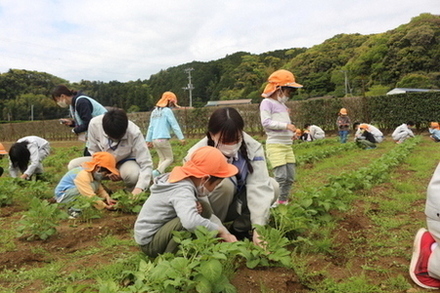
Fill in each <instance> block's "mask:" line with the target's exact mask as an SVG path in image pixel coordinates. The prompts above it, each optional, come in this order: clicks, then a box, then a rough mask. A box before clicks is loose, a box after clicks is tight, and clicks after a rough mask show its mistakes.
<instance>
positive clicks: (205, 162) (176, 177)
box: [168, 146, 238, 183]
mask: <svg viewBox="0 0 440 293" xmlns="http://www.w3.org/2000/svg"><path fill="white" fill-rule="evenodd" d="M237 173H238V169H237V167H235V166H234V165H232V164H228V162H227V161H226V158H225V156H224V155H223V154H222V153H221V152H220V151H219V150H218V149H216V148H214V147H211V146H204V147H201V148H199V149H197V150H196V151H194V153H193V154H192V156H191V159H190V160H189V161H187V162H186V163H185V164H184V165H183V166H182V167H174V169H173V171H171V173H170V177H169V178H168V181H169V182H171V183H173V182H177V181H180V180H182V179H185V178H187V177H189V176H194V177H196V178H202V177H204V176H206V175H211V176H215V177H219V178H227V177H231V176H233V175H235V174H237Z"/></svg>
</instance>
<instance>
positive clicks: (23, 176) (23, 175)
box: [20, 174, 29, 179]
mask: <svg viewBox="0 0 440 293" xmlns="http://www.w3.org/2000/svg"><path fill="white" fill-rule="evenodd" d="M20 178H21V179H28V178H29V176H28V174H22V175H20Z"/></svg>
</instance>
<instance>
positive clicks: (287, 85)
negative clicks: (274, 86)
mask: <svg viewBox="0 0 440 293" xmlns="http://www.w3.org/2000/svg"><path fill="white" fill-rule="evenodd" d="M281 87H291V88H294V89H299V88H302V87H303V85H302V84H299V83H296V82H291V83H289V84H285V85H282V86H281Z"/></svg>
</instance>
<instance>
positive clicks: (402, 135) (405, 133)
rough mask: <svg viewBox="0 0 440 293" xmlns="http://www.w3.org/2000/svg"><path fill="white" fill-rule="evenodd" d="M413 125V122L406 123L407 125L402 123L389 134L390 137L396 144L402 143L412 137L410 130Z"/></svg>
mask: <svg viewBox="0 0 440 293" xmlns="http://www.w3.org/2000/svg"><path fill="white" fill-rule="evenodd" d="M414 125H415V123H414V122H413V121H408V122H407V123H403V124H402V125H400V126H398V127H397V128H396V129H395V130H394V132H393V134H391V137H392V138H393V139H394V141H395V142H396V143H402V142H404V141H405V140H406V139H408V138H410V137H414V133H413V132H412V130H411V128H413V127H414Z"/></svg>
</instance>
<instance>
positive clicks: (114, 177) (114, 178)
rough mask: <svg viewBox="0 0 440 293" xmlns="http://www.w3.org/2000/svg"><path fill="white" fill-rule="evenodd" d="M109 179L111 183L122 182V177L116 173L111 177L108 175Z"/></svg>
mask: <svg viewBox="0 0 440 293" xmlns="http://www.w3.org/2000/svg"><path fill="white" fill-rule="evenodd" d="M107 177H108V178H109V179H110V180H111V181H121V180H122V177H121V176H119V175H116V174H114V173H111V174H109V175H107Z"/></svg>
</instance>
